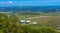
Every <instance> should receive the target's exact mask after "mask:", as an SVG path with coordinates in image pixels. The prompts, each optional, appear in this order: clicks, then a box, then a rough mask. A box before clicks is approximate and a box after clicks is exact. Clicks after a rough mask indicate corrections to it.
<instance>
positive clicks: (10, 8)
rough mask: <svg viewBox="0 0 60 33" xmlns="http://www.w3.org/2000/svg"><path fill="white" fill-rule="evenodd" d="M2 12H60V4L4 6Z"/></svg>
mask: <svg viewBox="0 0 60 33" xmlns="http://www.w3.org/2000/svg"><path fill="white" fill-rule="evenodd" d="M0 11H2V12H10V11H12V12H60V6H4V7H0Z"/></svg>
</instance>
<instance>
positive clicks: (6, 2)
mask: <svg viewBox="0 0 60 33" xmlns="http://www.w3.org/2000/svg"><path fill="white" fill-rule="evenodd" d="M50 5H54V6H55V5H56V6H59V5H60V0H0V6H50Z"/></svg>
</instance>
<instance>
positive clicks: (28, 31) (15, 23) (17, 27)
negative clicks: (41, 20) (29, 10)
mask: <svg viewBox="0 0 60 33" xmlns="http://www.w3.org/2000/svg"><path fill="white" fill-rule="evenodd" d="M0 33H57V32H56V31H55V29H54V28H52V27H48V26H47V27H46V26H44V27H43V26H40V25H39V26H38V25H35V26H33V25H21V24H20V19H19V18H18V17H17V16H15V15H10V16H9V17H8V14H0Z"/></svg>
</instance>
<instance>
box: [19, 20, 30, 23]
mask: <svg viewBox="0 0 60 33" xmlns="http://www.w3.org/2000/svg"><path fill="white" fill-rule="evenodd" d="M20 23H21V24H30V21H29V20H21V22H20Z"/></svg>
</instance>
